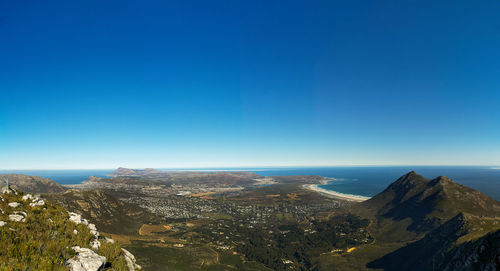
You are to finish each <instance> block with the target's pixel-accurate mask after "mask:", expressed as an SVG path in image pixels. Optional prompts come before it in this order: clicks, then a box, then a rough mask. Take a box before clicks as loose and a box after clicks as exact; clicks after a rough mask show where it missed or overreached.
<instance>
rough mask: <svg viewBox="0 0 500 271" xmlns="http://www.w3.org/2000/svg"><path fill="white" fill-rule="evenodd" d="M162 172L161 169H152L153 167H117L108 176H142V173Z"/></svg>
mask: <svg viewBox="0 0 500 271" xmlns="http://www.w3.org/2000/svg"><path fill="white" fill-rule="evenodd" d="M160 173H162V172H161V171H159V170H157V169H154V168H145V169H130V168H123V167H119V168H117V169H116V170H115V171H113V172H112V173H110V174H108V176H110V177H116V176H144V175H151V174H160Z"/></svg>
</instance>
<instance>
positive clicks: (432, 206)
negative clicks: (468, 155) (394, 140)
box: [354, 171, 500, 241]
mask: <svg viewBox="0 0 500 271" xmlns="http://www.w3.org/2000/svg"><path fill="white" fill-rule="evenodd" d="M354 212H356V213H359V214H362V215H364V216H367V217H371V218H372V219H374V221H375V222H376V225H377V226H376V227H374V229H375V228H376V229H375V231H376V232H377V233H378V237H379V239H380V240H386V241H406V240H411V239H414V238H417V237H418V236H422V235H423V234H426V233H428V232H429V231H432V230H434V229H436V228H438V227H439V226H440V225H442V224H444V223H445V222H447V221H448V220H449V219H451V218H453V217H454V216H456V215H457V214H459V213H465V214H471V215H474V216H483V217H500V202H498V201H496V200H494V199H492V198H490V197H488V196H486V195H484V194H482V193H481V192H479V191H477V190H473V189H471V188H469V187H466V186H463V185H460V184H457V183H455V182H453V181H452V180H451V179H449V178H447V177H443V176H440V177H437V178H435V179H433V180H428V179H426V178H424V177H423V176H421V175H418V174H417V173H415V172H413V171H412V172H410V173H408V174H406V175H404V176H402V177H401V178H399V179H398V180H396V181H395V182H394V183H392V184H391V185H389V186H388V187H387V189H385V190H384V191H383V192H381V193H379V194H377V195H376V196H374V197H373V198H371V199H370V200H367V201H365V202H362V203H360V204H359V205H357V206H355V207H354Z"/></svg>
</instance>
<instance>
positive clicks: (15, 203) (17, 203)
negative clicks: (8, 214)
mask: <svg viewBox="0 0 500 271" xmlns="http://www.w3.org/2000/svg"><path fill="white" fill-rule="evenodd" d="M9 206H10V207H12V208H17V207H19V206H21V203H19V202H9Z"/></svg>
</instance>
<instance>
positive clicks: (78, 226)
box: [0, 187, 140, 271]
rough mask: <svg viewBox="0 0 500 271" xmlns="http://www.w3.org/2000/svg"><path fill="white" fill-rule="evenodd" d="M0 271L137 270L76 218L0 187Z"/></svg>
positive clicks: (126, 255) (128, 257)
mask: <svg viewBox="0 0 500 271" xmlns="http://www.w3.org/2000/svg"><path fill="white" fill-rule="evenodd" d="M1 192H2V193H1V195H0V236H1V237H2V238H0V269H1V270H74V271H97V270H137V269H139V268H140V267H139V266H138V265H136V264H135V258H134V257H133V255H132V254H130V253H129V252H128V251H126V250H123V249H122V248H121V247H120V246H119V245H118V244H117V243H115V242H114V241H113V240H111V239H106V238H102V237H101V236H100V234H99V232H98V231H97V228H96V227H95V225H94V224H92V223H89V221H87V220H86V219H83V218H82V217H81V216H80V215H79V214H76V213H68V212H67V211H66V210H65V209H64V208H62V207H60V206H57V205H53V204H50V203H48V202H46V201H45V200H44V199H42V198H40V197H38V196H33V195H31V194H24V193H23V192H20V191H18V190H15V189H11V188H9V187H2V189H1Z"/></svg>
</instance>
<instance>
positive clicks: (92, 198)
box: [49, 190, 157, 234]
mask: <svg viewBox="0 0 500 271" xmlns="http://www.w3.org/2000/svg"><path fill="white" fill-rule="evenodd" d="M49 199H50V200H52V201H55V202H57V203H59V204H60V205H62V206H64V207H65V208H66V209H68V210H70V211H74V212H78V213H81V214H82V215H83V216H84V217H87V218H89V220H91V221H92V222H93V223H95V224H96V225H97V226H98V227H99V228H100V229H101V230H102V231H104V232H108V233H120V234H136V233H137V231H138V229H139V228H140V227H141V225H142V224H143V223H152V222H156V220H157V218H156V216H155V215H153V214H152V213H151V212H149V211H148V210H145V209H143V208H141V207H139V206H137V205H135V204H131V203H127V202H124V201H122V200H120V199H118V198H116V197H115V196H113V195H111V194H110V193H109V192H108V191H105V190H68V191H66V192H64V193H60V194H57V195H56V194H55V195H50V197H49Z"/></svg>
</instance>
